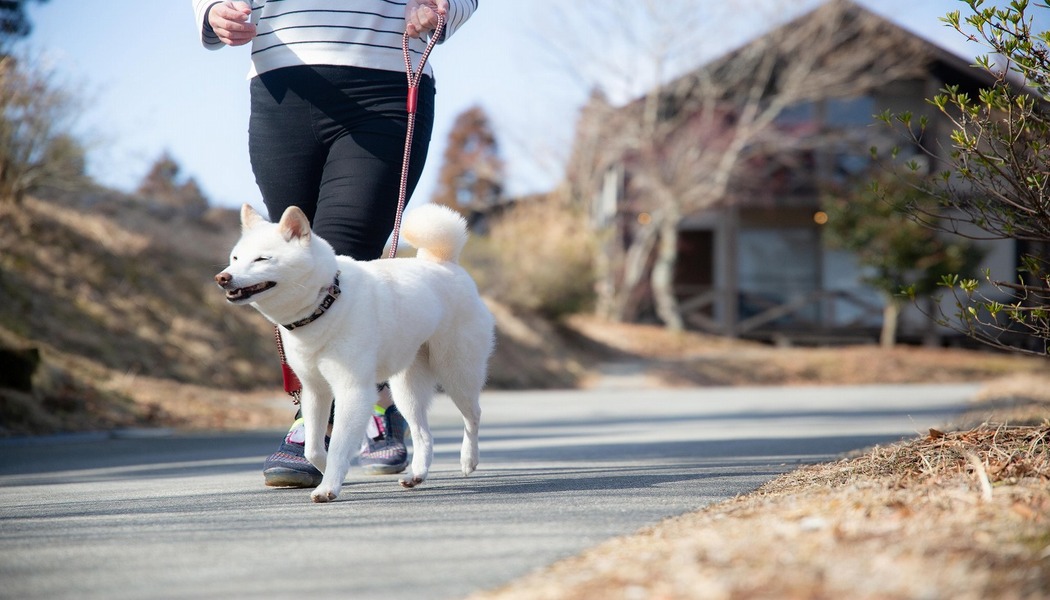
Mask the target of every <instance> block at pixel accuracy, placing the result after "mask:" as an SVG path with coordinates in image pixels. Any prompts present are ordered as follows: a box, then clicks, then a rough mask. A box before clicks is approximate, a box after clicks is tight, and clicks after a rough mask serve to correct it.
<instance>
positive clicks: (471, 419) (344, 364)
mask: <svg viewBox="0 0 1050 600" xmlns="http://www.w3.org/2000/svg"><path fill="white" fill-rule="evenodd" d="M403 229H404V238H405V240H406V241H408V242H409V243H411V244H412V245H413V246H415V247H416V248H417V255H416V257H415V258H396V259H381V260H375V261H369V262H360V261H355V260H353V259H351V258H349V257H346V256H336V254H335V252H334V251H333V250H332V247H331V246H330V245H329V244H328V243H327V242H325V241H324V240H323V239H321V238H320V237H318V236H317V235H315V234H313V233H312V232H311V230H310V223H309V221H308V220H307V218H306V215H305V214H303V212H302V211H301V210H299V209H298V208H296V207H291V208H289V209H288V210H286V211H285V213H284V214H283V215H282V216H281V219H280V221H279V222H278V223H270V222H268V221H267V220H266V219H264V218H263V217H262V215H260V214H259V213H258V212H257V211H256V210H255V209H253V208H252V207H251V206H249V205H247V204H245V205H244V206H243V207H242V209H241V230H242V231H241V238H240V240H239V241H238V242H237V243H236V245H235V246H234V248H233V251H232V252H231V253H230V264H229V266H228V267H226V268H225V269H223V271H222V272H221V273H219V274H218V275H216V276H215V282H216V283H217V284H218V285H219V286H220V287H221V288H222V289H223V290H225V291H226V299H227V300H228V301H229V302H231V303H233V304H250V305H251V306H253V307H255V309H256V310H258V311H259V312H260V313H262V314H263V315H264V316H265V317H266V318H267V319H269V320H270V321H271V322H273V323H274V324H276V325H279V326H280V330H281V334H282V338H283V343H284V348H285V353H286V357H287V361H288V364H289V365H290V366H291V367H292V369H293V370H294V371H295V373H296V374H297V375H298V377H299V379H300V381H301V382H302V386H303V390H302V399H301V403H302V413H303V417H304V424H305V430H306V446H305V452H306V458H307V459H308V460H309V461H310V462H311V463H313V465H314V466H316V467H317V468H318V470H320V471H321V472H322V473H323V474H324V476H323V478H322V480H321V484H320V485H319V486H318V487H317V488H316V489H315V490H313V492H312V493H311V495H310V496H311V498H312V499H313V501H314V502H328V501H330V500H334V499H335V498H336V497H337V496H338V495H339V491H340V489H341V487H342V484H343V479H344V478H345V476H346V474H347V472H348V470H349V468H350V462H351V460H353V458H354V457H355V456H356V455H357V454H358V452H359V450H360V447H361V441H362V440H363V439H364V436H365V428H366V426H367V422H368V420H369V417H370V415H371V414H372V406H373V405H374V404H375V402H376V399H377V395H376V383H377V382H383V381H389V382H390V388H391V392H392V393H393V397H394V402H395V403H396V405H397V407H398V410H400V411H401V413H402V414H403V415H404V417H405V420H406V421H408V424H409V429H410V431H411V435H412V446H413V450H412V466H411V475H410V476H407V477H406V478H404V479H402V480H401V484H402V485H403V486H405V487H414V486H416V485H419V484H420V483H422V482H423V481H424V480H425V479H426V477H427V473H428V472H429V470H430V464H431V461H432V459H433V455H434V449H433V438H432V437H431V433H430V427H429V425H428V423H427V411H428V408H429V406H430V402H431V400H432V398H433V394H434V391H435V388H436V386H437V385H439V384H440V385H441V387H442V388H443V389H444V391H445V392H446V393H447V394H448V395H449V396H450V397H451V398H452V400H453V402H455V404H456V406H457V407H458V408H459V411H460V412H461V413H462V414H463V423H464V429H463V445H462V448H461V451H460V467H461V469H462V471H463V474H464V475H469V474H470V473H471V472H473V471H474V469H475V468H476V467H477V464H478V425H479V422H480V418H481V407H480V404H479V396H480V393H481V389H482V387H483V386H484V383H485V377H486V371H487V368H488V359H489V356H490V355H491V353H492V348H493V343H494V320H493V317H492V314H491V313H490V312H489V310H488V308H487V307H486V306H485V304H484V303H483V302H482V300H481V298H480V296H479V295H478V290H477V286H476V285H475V284H474V281H473V280H472V279H471V278H470V276H469V275H468V274H467V272H466V271H465V270H463V268H462V267H460V266H459V264H458V263H457V260H458V258H459V254H460V251H461V250H462V249H463V245H464V244H465V243H466V240H467V228H466V222H465V221H464V220H463V218H462V217H461V216H459V214H457V213H456V212H455V211H453V210H451V209H448V208H446V207H442V206H437V205H424V206H421V207H419V208H417V209H415V210H413V211H411V212H409V213H408V214H407V215H406V218H405V223H404V228H403ZM333 399H334V402H335V409H334V419H333V422H332V433H331V442H330V445H329V449H328V451H327V452H326V451H325V434H326V432H327V429H328V421H329V415H330V411H331V410H332V402H333Z"/></svg>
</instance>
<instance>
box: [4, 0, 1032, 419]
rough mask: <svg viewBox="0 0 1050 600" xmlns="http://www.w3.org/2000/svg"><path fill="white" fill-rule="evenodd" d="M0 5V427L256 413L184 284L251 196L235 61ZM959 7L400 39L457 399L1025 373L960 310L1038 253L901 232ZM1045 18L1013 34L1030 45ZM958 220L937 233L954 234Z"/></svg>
mask: <svg viewBox="0 0 1050 600" xmlns="http://www.w3.org/2000/svg"><path fill="white" fill-rule="evenodd" d="M1006 4H1007V3H1005V2H1000V3H991V5H1004V6H1005V5H1006ZM2 10H3V11H4V12H3V13H0V16H2V18H3V25H4V27H3V33H2V35H3V36H4V39H3V40H2V43H0V57H2V59H3V61H4V63H3V65H4V68H3V71H2V73H0V75H2V76H3V80H2V81H0V84H2V86H3V87H2V89H3V92H4V98H3V100H4V103H5V104H4V107H5V108H4V110H5V112H4V126H5V130H4V132H3V134H4V135H5V136H6V137H5V138H4V143H5V144H7V146H5V148H4V152H5V155H4V157H3V160H4V161H5V162H3V164H2V165H0V166H2V167H3V169H4V171H2V172H0V183H2V184H3V186H0V196H2V198H0V225H2V229H0V365H2V366H0V372H2V379H0V402H2V404H0V418H2V422H0V434H7V435H11V434H24V433H44V432H52V431H69V430H77V429H100V428H113V427H130V426H170V427H187V428H218V429H225V428H252V427H263V426H281V425H283V424H284V422H285V421H286V420H287V417H288V416H289V414H290V410H289V406H288V405H287V403H286V401H285V400H283V399H281V398H280V393H279V391H278V386H279V381H280V380H279V374H278V369H277V368H276V353H275V351H274V348H273V343H272V340H271V339H270V330H269V327H268V326H267V325H266V323H265V321H264V320H263V319H262V318H261V317H260V316H259V315H257V314H256V313H254V311H250V310H247V309H241V310H238V309H236V308H232V307H229V306H226V304H225V301H224V299H223V297H222V295H221V294H220V293H218V292H217V290H216V289H214V286H213V285H212V284H211V283H210V282H211V275H212V274H213V273H214V272H216V271H217V270H218V269H220V268H221V267H222V266H223V265H224V264H225V261H226V254H227V252H228V249H229V247H230V246H231V245H232V243H233V241H234V240H235V238H236V235H237V217H236V212H235V209H236V207H238V206H239V205H240V204H241V203H243V202H249V203H252V204H254V205H256V207H258V208H262V205H261V201H260V198H259V193H258V191H257V189H256V188H255V184H254V178H253V176H252V173H251V169H250V166H249V163H248V156H247V122H248V82H247V80H246V73H247V70H248V61H249V57H248V48H247V47H240V48H223V49H221V50H218V51H208V50H205V49H204V48H203V46H202V45H201V43H200V40H199V33H198V32H197V31H196V27H195V24H194V22H193V12H192V7H191V5H190V3H189V2H165V3H155V4H153V5H150V6H148V12H144V10H143V7H142V5H139V4H132V3H127V2H120V1H118V2H107V3H101V2H76V3H74V2H69V1H67V0H43V1H40V0H23V1H17V2H14V3H6V4H5V5H4V7H3V8H2ZM960 10H961V11H963V13H964V15H965V14H966V13H967V11H969V8H968V6H967V5H966V3H964V2H958V1H955V0H927V1H923V2H914V1H906V0H878V1H876V0H855V1H851V0H826V1H820V0H806V1H790V2H789V1H786V0H749V1H747V2H744V1H735V0H734V1H729V0H718V1H715V0H710V1H709V0H694V1H692V2H684V1H666V2H656V1H651V2H637V1H627V0H609V1H608V2H602V3H565V2H555V1H553V0H543V1H538V2H527V3H509V2H494V1H485V0H482V1H481V2H480V7H479V9H478V11H477V13H476V14H475V15H474V16H473V17H472V18H471V20H470V21H469V22H468V23H467V24H466V25H465V26H464V27H463V28H462V29H461V30H460V31H459V32H458V33H457V34H456V35H455V36H454V37H453V38H452V39H450V40H449V41H448V43H446V44H443V45H442V46H440V47H439V48H438V49H437V50H436V51H435V52H434V54H433V55H432V58H431V61H432V64H433V67H434V69H435V72H436V76H437V77H436V78H437V89H438V96H437V115H436V122H435V130H434V135H433V140H432V143H431V150H430V157H429V159H428V163H427V166H426V170H425V172H424V175H423V179H422V181H421V184H420V186H419V187H418V189H417V191H416V194H415V197H414V198H413V205H418V204H420V203H423V202H440V203H443V204H447V205H449V206H452V207H454V208H456V209H457V210H459V211H461V212H462V213H463V214H464V215H465V216H467V218H468V220H469V222H470V223H471V225H472V229H473V231H474V237H473V239H472V242H471V245H470V247H469V248H468V251H467V256H466V258H465V262H466V264H467V266H468V268H469V269H470V270H471V272H472V274H473V275H474V276H475V278H476V279H477V281H478V283H479V286H480V287H481V289H482V291H483V293H484V294H485V295H486V297H487V298H488V300H489V301H490V305H491V307H492V310H493V312H494V313H496V315H497V318H498V321H499V345H498V350H497V355H496V357H495V358H494V361H493V366H492V378H491V382H490V385H492V386H493V387H502V388H535V387H577V386H588V385H616V384H617V383H616V382H617V381H620V382H623V381H630V382H633V383H632V385H633V384H638V383H639V382H641V383H642V384H644V385H742V384H759V385H774V384H785V383H787V384H797V383H864V382H871V381H879V382H887V381H955V380H960V379H965V380H974V379H986V378H994V377H1000V376H1004V375H1010V374H1015V373H1019V372H1028V373H1031V372H1039V371H1040V370H1041V369H1043V368H1044V366H1045V363H1043V362H1042V358H1041V357H1042V356H1044V355H1045V350H1046V346H1045V339H1046V337H1045V335H1044V334H1045V324H1036V325H1029V326H1027V327H1025V326H1022V327H1020V328H1018V327H1016V326H1014V325H1013V324H1011V325H1006V326H1004V325H1002V324H1001V323H1000V322H997V321H996V320H995V318H994V315H993V317H992V318H991V319H989V317H988V315H989V310H988V309H989V307H991V308H992V309H993V310H992V312H995V311H994V307H995V306H997V303H999V304H1007V305H1008V304H1009V303H1010V301H1011V300H1012V299H1014V297H1015V296H1014V292H1016V291H1017V290H1012V291H1011V290H1010V289H1006V290H1004V289H1002V288H1001V287H997V286H995V285H991V282H992V281H995V280H1006V281H1011V280H1014V279H1016V277H1017V273H1018V270H1019V269H1021V268H1022V267H1026V266H1027V267H1032V265H1033V264H1034V263H1031V262H1026V261H1028V260H1029V259H1032V258H1033V257H1034V258H1037V259H1038V258H1039V257H1042V256H1045V252H1046V251H1045V248H1046V242H1047V240H1046V239H1042V240H1040V239H1038V235H1031V236H1029V235H1025V236H1019V235H1013V234H1011V233H1010V232H1006V233H1005V234H1004V235H998V236H988V235H969V236H968V237H960V236H946V235H944V234H943V233H936V229H937V227H933V228H930V227H928V226H927V227H923V226H921V225H917V224H916V221H922V219H921V218H919V219H916V218H915V217H916V215H920V216H921V215H923V214H930V213H936V212H937V209H936V190H934V189H932V188H929V187H927V185H928V183H929V180H930V179H931V178H933V177H934V176H935V175H936V174H938V173H939V172H941V169H942V168H944V167H942V166H939V165H940V164H941V163H944V164H947V165H948V166H949V167H950V165H951V160H952V157H951V146H952V139H953V138H952V132H953V125H954V124H953V122H952V121H951V119H950V117H949V116H946V114H941V113H940V111H938V110H937V109H936V107H935V106H934V105H932V104H931V103H930V102H928V100H930V99H932V98H934V97H935V96H937V94H939V93H942V91H943V90H944V89H945V86H958V89H961V90H963V91H964V92H969V93H971V94H972V95H974V96H976V95H977V94H978V91H979V90H980V89H982V87H985V86H991V85H994V84H995V83H996V78H995V75H994V69H980V68H975V67H973V63H974V61H975V57H978V56H982V55H991V56H992V57H993V63H995V60H996V58H995V57H997V56H998V57H999V60H1000V62H1001V61H1002V60H1004V58H1003V57H1002V56H1001V55H999V54H996V52H994V49H989V48H988V47H987V44H982V43H981V36H980V35H979V33H980V31H979V30H978V29H976V28H975V26H974V25H972V24H971V25H968V24H967V23H965V22H962V23H961V24H960V26H959V27H958V28H956V27H953V26H952V25H951V24H949V23H948V22H945V21H944V20H943V19H944V18H945V17H946V15H949V14H950V13H951V12H952V11H960ZM1048 13H1050V9H1046V8H1045V7H1042V6H1032V7H1030V8H1029V10H1028V12H1027V13H1025V20H1024V21H1023V22H1025V23H1028V24H1030V25H1031V30H1032V31H1038V32H1042V31H1045V30H1046V29H1047V25H1048V24H1050V14H1048ZM1002 64H1005V63H1002ZM1007 79H1008V81H1006V82H1005V83H1002V85H1006V86H1007V87H1010V88H1011V89H1013V88H1016V89H1017V90H1022V89H1024V85H1025V83H1026V81H1025V79H1024V76H1023V75H1019V76H1017V77H1013V78H1007ZM1011 86H1012V87H1011ZM1043 99H1044V100H1045V95H1043ZM949 112H950V111H949ZM880 116H881V117H882V118H880ZM913 119H914V120H913ZM19 144H21V145H19ZM873 182H876V183H878V184H879V185H876V186H872V183H873ZM927 198H934V199H935V200H934V202H935V204H934V205H928V204H925V203H926V202H927V200H926V199H927ZM887 207H889V208H890V209H887ZM410 209H411V207H410ZM908 211H911V213H910V215H911V216H910V218H909V216H908V215H907V214H902V213H907V212H908ZM971 216H973V215H971ZM979 220H980V215H977V216H976V217H974V218H970V219H959V220H957V221H951V224H952V226H953V227H955V228H956V229H957V230H958V229H959V228H960V227H961V228H962V232H963V233H971V234H974V233H976V232H977V231H978V230H977V229H966V228H967V227H973V226H975V221H979ZM927 225H930V224H929V223H927ZM933 225H937V223H934V224H933ZM949 228H951V227H949ZM941 229H944V227H941ZM975 238H980V239H975ZM1026 272H1032V274H1033V276H1037V275H1038V272H1040V271H1039V268H1036V267H1033V268H1032V269H1028V271H1026ZM980 273H995V275H994V277H989V278H988V279H989V280H988V281H984V280H983V279H981V281H979V282H978V283H975V284H973V285H970V286H969V287H968V288H967V290H969V291H970V292H976V293H977V294H978V296H977V299H976V300H974V297H973V296H972V295H971V296H969V300H967V299H966V298H965V297H964V298H963V299H962V300H960V299H959V294H960V293H963V296H966V293H964V292H960V291H958V290H957V289H956V288H954V287H952V286H947V287H946V286H944V285H940V288H941V291H942V292H945V293H942V294H940V295H937V294H935V293H934V291H935V290H936V289H937V288H938V286H939V283H941V284H942V283H943V282H944V281H945V278H946V277H949V278H950V277H956V279H957V280H958V281H965V282H969V281H971V280H975V278H979V274H980ZM1022 283H1023V281H1022ZM970 301H973V302H976V304H975V305H974V307H975V312H974V313H973V315H975V316H976V318H977V319H978V320H977V321H974V320H969V321H968V320H967V319H966V318H965V315H966V314H967V311H968V308H969V307H968V305H966V302H970ZM958 311H962V313H963V317H964V318H963V319H962V320H961V321H960V320H958V319H956V318H955V316H956V315H955V313H956V312H958ZM980 338H984V339H983V341H984V342H986V343H985V344H980V343H978V342H979V341H981V340H980ZM989 341H990V342H992V343H991V347H992V348H995V347H998V348H999V349H1003V348H1007V347H1009V348H1013V349H1015V350H1018V349H1019V350H1020V351H1021V354H1018V353H1016V352H1014V353H1003V352H991V351H990V350H989V344H987V342H989ZM1025 354H1028V355H1029V356H1025ZM1032 355H1034V356H1032Z"/></svg>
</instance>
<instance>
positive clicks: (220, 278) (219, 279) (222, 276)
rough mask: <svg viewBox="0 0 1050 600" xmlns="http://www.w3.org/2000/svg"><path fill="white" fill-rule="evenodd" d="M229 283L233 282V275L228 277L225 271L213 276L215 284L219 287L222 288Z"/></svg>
mask: <svg viewBox="0 0 1050 600" xmlns="http://www.w3.org/2000/svg"><path fill="white" fill-rule="evenodd" d="M231 281H233V275H230V274H229V273H227V272H226V271H223V272H222V273H219V274H218V275H216V276H215V283H217V284H219V287H222V288H224V287H226V286H228V285H230V282H231Z"/></svg>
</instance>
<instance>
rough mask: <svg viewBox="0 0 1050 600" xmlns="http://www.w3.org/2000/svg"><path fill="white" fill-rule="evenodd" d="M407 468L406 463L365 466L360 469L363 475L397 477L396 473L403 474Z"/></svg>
mask: <svg viewBox="0 0 1050 600" xmlns="http://www.w3.org/2000/svg"><path fill="white" fill-rule="evenodd" d="M407 468H408V463H405V464H403V465H367V466H365V467H362V469H363V470H364V472H365V475H397V474H398V473H404V472H405V469H407Z"/></svg>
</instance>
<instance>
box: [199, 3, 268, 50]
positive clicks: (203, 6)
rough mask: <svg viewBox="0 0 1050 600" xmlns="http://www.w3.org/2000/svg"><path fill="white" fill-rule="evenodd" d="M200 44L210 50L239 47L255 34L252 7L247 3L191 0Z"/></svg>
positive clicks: (250, 39)
mask: <svg viewBox="0 0 1050 600" xmlns="http://www.w3.org/2000/svg"><path fill="white" fill-rule="evenodd" d="M191 2H193V16H194V20H195V22H196V23H197V30H198V31H199V32H200V38H201V44H203V45H204V47H205V48H207V49H209V50H218V49H219V48H222V47H223V46H241V45H243V44H247V43H248V42H250V41H252V38H254V37H255V25H253V24H252V22H251V15H252V9H251V6H250V5H249V4H248V3H247V2H240V1H236V2H235V1H233V0H225V1H218V2H217V1H216V0H191Z"/></svg>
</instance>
